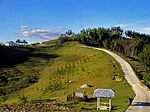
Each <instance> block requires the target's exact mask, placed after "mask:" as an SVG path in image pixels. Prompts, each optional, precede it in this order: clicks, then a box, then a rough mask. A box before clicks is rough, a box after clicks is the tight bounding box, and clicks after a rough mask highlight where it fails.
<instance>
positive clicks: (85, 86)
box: [80, 84, 93, 89]
mask: <svg viewBox="0 0 150 112" xmlns="http://www.w3.org/2000/svg"><path fill="white" fill-rule="evenodd" d="M90 87H93V86H92V85H90V84H84V85H82V86H80V88H82V89H84V88H90Z"/></svg>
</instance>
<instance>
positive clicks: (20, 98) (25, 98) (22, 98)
mask: <svg viewBox="0 0 150 112" xmlns="http://www.w3.org/2000/svg"><path fill="white" fill-rule="evenodd" d="M18 98H19V100H20V101H21V102H22V103H27V101H28V97H27V96H25V95H24V94H23V95H19V97H18Z"/></svg>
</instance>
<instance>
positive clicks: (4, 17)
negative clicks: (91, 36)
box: [0, 0, 150, 42]
mask: <svg viewBox="0 0 150 112" xmlns="http://www.w3.org/2000/svg"><path fill="white" fill-rule="evenodd" d="M118 25H120V26H121V27H122V28H123V29H129V30H135V31H139V32H141V33H147V34H150V0H0V42H6V41H10V40H13V41H15V40H16V39H18V38H20V39H26V40H27V41H30V42H41V41H45V40H50V39H54V38H56V37H57V36H58V35H59V34H61V33H63V32H65V31H67V30H69V29H71V30H73V31H74V32H76V33H77V32H79V31H80V30H81V29H83V28H94V27H111V26H118Z"/></svg>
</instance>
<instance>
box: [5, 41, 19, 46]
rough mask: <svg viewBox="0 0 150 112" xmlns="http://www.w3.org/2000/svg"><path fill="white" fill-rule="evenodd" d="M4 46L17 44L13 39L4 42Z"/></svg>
mask: <svg viewBox="0 0 150 112" xmlns="http://www.w3.org/2000/svg"><path fill="white" fill-rule="evenodd" d="M5 46H17V44H16V43H15V42H13V41H9V42H6V43H5Z"/></svg>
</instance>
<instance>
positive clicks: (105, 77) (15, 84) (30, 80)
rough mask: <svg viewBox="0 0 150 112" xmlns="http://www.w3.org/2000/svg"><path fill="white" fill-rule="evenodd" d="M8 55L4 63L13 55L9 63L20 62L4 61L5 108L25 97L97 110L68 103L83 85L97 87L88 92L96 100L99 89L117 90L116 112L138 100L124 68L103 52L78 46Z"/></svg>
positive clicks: (17, 50) (17, 51)
mask: <svg viewBox="0 0 150 112" xmlns="http://www.w3.org/2000/svg"><path fill="white" fill-rule="evenodd" d="M6 49H7V50H6ZM12 49H13V50H12ZM4 51H7V52H1V56H2V58H1V59H2V60H4V59H5V60H7V58H8V59H9V56H10V55H13V56H11V57H12V58H10V59H9V61H8V63H10V62H11V61H12V60H15V59H16V60H18V59H20V60H18V62H16V61H14V62H12V63H10V64H9V65H8V64H7V63H6V64H5V61H3V63H4V64H2V65H1V69H0V71H1V76H3V77H4V79H6V80H3V82H2V83H1V87H0V89H1V90H3V92H1V97H0V98H1V100H0V101H1V104H12V103H21V102H23V101H24V100H22V99H21V97H23V96H24V98H26V99H27V101H35V100H44V99H50V100H57V101H58V102H59V103H60V104H64V105H67V106H69V107H70V108H71V109H73V110H81V109H83V110H91V109H92V110H93V109H96V106H95V101H94V102H78V101H74V102H71V103H70V102H66V97H67V96H68V95H70V94H72V91H82V90H81V89H80V86H81V85H83V84H91V85H93V87H92V88H87V89H85V92H86V93H87V95H88V97H89V98H92V97H93V91H94V90H95V89H96V88H111V89H113V90H114V91H115V92H116V97H115V98H114V99H113V110H114V111H124V110H125V109H126V108H127V107H128V105H129V98H133V97H134V93H133V92H132V89H131V87H130V86H129V84H128V83H127V82H126V80H125V79H124V76H123V72H122V70H121V67H120V65H119V64H118V63H117V62H116V61H115V60H114V59H113V58H112V57H111V56H109V55H107V54H106V53H104V52H102V51H97V50H93V49H88V48H83V47H81V46H80V44H78V43H76V42H68V43H64V44H61V45H52V46H46V47H32V48H31V47H28V48H5V50H4ZM11 52H12V53H11ZM3 54H5V55H3ZM7 55H8V57H7ZM11 59H12V60H11ZM6 62H7V61H6ZM5 81H6V82H5ZM8 82H10V83H8ZM19 96H21V97H19ZM103 100H104V101H105V99H103Z"/></svg>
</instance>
